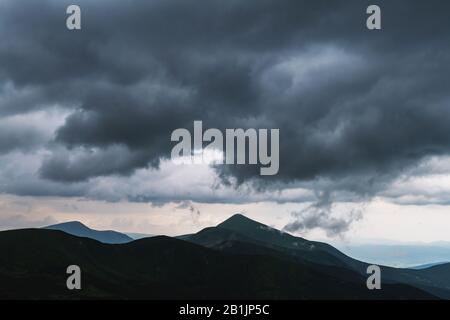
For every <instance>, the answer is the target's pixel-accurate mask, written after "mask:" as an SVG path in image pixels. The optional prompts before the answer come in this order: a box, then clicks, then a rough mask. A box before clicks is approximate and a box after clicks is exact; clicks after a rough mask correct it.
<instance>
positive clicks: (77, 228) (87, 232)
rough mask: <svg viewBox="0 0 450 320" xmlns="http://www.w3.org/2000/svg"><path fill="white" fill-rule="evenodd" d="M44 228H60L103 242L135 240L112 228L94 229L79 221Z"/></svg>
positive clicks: (78, 235) (72, 233) (69, 232)
mask: <svg viewBox="0 0 450 320" xmlns="http://www.w3.org/2000/svg"><path fill="white" fill-rule="evenodd" d="M44 229H50V230H59V231H63V232H66V233H68V234H71V235H74V236H77V237H86V238H90V239H94V240H97V241H100V242H103V243H112V244H114V243H126V242H130V241H133V238H131V237H129V236H128V235H126V234H123V233H120V232H117V231H112V230H105V231H99V230H94V229H91V228H89V227H87V226H85V225H84V224H82V223H81V222H78V221H70V222H64V223H59V224H54V225H51V226H47V227H44Z"/></svg>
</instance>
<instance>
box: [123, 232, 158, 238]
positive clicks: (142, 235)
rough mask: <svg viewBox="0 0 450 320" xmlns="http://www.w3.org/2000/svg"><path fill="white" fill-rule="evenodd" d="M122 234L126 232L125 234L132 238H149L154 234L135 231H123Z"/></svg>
mask: <svg viewBox="0 0 450 320" xmlns="http://www.w3.org/2000/svg"><path fill="white" fill-rule="evenodd" d="M124 234H126V235H127V236H129V237H130V238H132V239H133V240H139V239H144V238H150V237H154V236H155V235H154V234H147V233H135V232H124Z"/></svg>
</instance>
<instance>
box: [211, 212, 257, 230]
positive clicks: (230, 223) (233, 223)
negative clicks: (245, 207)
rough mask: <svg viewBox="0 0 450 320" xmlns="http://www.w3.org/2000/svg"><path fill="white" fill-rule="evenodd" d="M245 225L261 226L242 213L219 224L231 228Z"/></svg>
mask: <svg viewBox="0 0 450 320" xmlns="http://www.w3.org/2000/svg"><path fill="white" fill-rule="evenodd" d="M244 225H260V223H259V222H257V221H254V220H252V219H250V218H248V217H246V216H244V215H243V214H241V213H236V214H234V215H232V216H231V217H229V218H228V219H227V220H225V221H223V222H222V223H219V224H218V225H217V226H218V227H224V228H229V227H237V226H244Z"/></svg>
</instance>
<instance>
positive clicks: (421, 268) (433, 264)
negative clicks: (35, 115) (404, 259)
mask: <svg viewBox="0 0 450 320" xmlns="http://www.w3.org/2000/svg"><path fill="white" fill-rule="evenodd" d="M447 263H448V262H436V263H427V264H422V265H420V266H414V267H410V268H409V269H415V270H423V269H428V268H431V267H434V266H439V265H441V264H447Z"/></svg>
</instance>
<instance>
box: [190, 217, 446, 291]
mask: <svg viewBox="0 0 450 320" xmlns="http://www.w3.org/2000/svg"><path fill="white" fill-rule="evenodd" d="M183 239H185V240H187V241H191V242H193V243H196V244H199V245H202V246H206V247H209V248H214V249H217V250H221V251H229V252H230V251H231V252H236V250H237V249H236V247H235V246H234V245H233V243H234V242H240V243H246V244H247V246H242V245H240V246H238V248H239V252H240V253H244V254H252V253H259V254H269V255H272V256H278V257H282V258H284V259H288V260H291V261H294V262H297V263H301V264H304V263H307V262H309V263H314V264H316V265H317V266H320V267H321V269H322V270H324V271H325V272H326V273H331V274H335V272H334V270H341V271H342V270H346V271H353V272H356V273H358V274H359V275H360V276H363V277H367V274H366V270H367V267H368V266H369V264H368V263H365V262H361V261H359V260H356V259H353V258H351V257H349V256H347V255H345V254H343V253H342V252H340V251H339V250H337V249H336V248H334V247H332V246H330V245H328V244H326V243H321V242H315V241H308V240H306V239H303V238H299V237H295V236H292V235H290V234H288V233H284V232H281V231H279V230H276V229H273V228H271V227H268V226H266V225H264V224H261V223H259V222H257V221H253V220H251V219H249V218H247V217H245V216H243V215H240V214H236V215H234V216H232V217H230V218H229V219H227V220H226V221H224V222H222V223H220V224H219V225H217V226H216V227H212V228H206V229H204V230H202V231H200V232H198V233H196V234H192V235H187V236H184V237H183ZM249 244H252V245H253V246H249ZM244 249H246V250H244ZM444 266H445V265H444ZM449 266H450V264H449ZM431 269H433V268H431ZM439 270H442V271H440V272H439V273H435V272H433V270H431V271H429V269H425V270H412V269H397V268H391V267H385V266H382V280H383V283H390V284H393V283H404V284H409V285H412V286H415V287H418V288H421V289H423V290H426V291H428V292H430V293H431V294H433V295H437V296H439V297H441V298H443V299H450V270H447V269H446V268H445V267H442V269H439ZM343 274H347V273H343ZM350 278H354V277H353V276H352V275H350Z"/></svg>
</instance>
